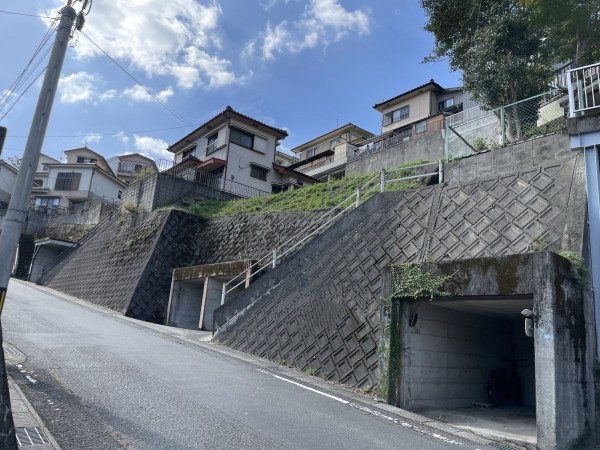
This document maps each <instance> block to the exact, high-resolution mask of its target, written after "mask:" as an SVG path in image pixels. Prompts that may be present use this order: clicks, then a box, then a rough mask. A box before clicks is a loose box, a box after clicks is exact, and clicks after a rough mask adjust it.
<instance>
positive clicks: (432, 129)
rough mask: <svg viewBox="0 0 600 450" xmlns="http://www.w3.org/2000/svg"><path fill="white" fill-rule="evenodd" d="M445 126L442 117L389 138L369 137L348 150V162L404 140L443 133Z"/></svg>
mask: <svg viewBox="0 0 600 450" xmlns="http://www.w3.org/2000/svg"><path fill="white" fill-rule="evenodd" d="M443 128H444V119H443V118H441V119H439V120H436V121H434V122H429V123H427V124H426V125H425V126H424V127H419V129H418V130H417V127H416V126H415V125H413V126H412V128H411V129H410V130H406V131H403V132H400V133H397V134H394V135H393V136H391V137H388V138H387V139H381V140H379V141H376V140H373V138H371V139H369V140H368V141H366V143H364V144H363V145H360V146H359V147H358V148H356V149H354V150H348V162H352V161H356V160H357V159H361V158H365V157H367V156H370V155H373V154H375V153H378V152H380V151H383V150H385V149H388V148H390V147H395V146H396V145H400V144H402V143H404V142H408V141H411V140H413V139H419V138H421V137H423V136H427V135H430V134H433V133H441V131H442V129H443Z"/></svg>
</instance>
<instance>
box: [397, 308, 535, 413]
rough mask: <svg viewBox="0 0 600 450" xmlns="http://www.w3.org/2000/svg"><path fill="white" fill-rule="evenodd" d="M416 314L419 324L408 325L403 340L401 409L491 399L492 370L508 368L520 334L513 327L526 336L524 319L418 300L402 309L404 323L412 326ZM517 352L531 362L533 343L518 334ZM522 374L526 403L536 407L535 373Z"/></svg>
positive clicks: (443, 405)
mask: <svg viewBox="0 0 600 450" xmlns="http://www.w3.org/2000/svg"><path fill="white" fill-rule="evenodd" d="M415 312H417V313H418V319H417V322H416V324H415V326H414V327H404V333H403V334H402V338H401V340H400V341H401V346H402V348H403V352H402V367H403V369H402V370H401V373H400V376H401V385H402V392H401V394H400V395H401V397H400V398H401V399H402V407H403V408H407V409H411V410H418V409H427V408H432V409H438V408H461V407H467V406H471V402H480V403H489V400H488V396H487V380H488V372H489V370H490V369H495V368H497V367H507V366H505V365H504V364H503V363H502V362H501V361H500V359H501V358H510V357H512V356H513V348H512V346H511V342H513V336H516V335H517V333H515V330H517V329H518V331H519V335H524V333H523V330H522V328H523V323H522V321H521V320H518V321H510V320H505V319H501V318H494V317H488V316H483V315H476V314H471V313H466V312H460V311H454V310H450V309H447V308H442V307H440V306H435V304H423V303H420V304H418V307H414V306H413V307H412V308H411V307H407V308H404V310H403V317H402V324H408V322H409V320H410V318H411V316H412V314H413V313H415ZM528 339H529V340H530V341H531V342H533V340H532V339H530V338H528ZM519 344H520V345H519ZM515 350H517V354H518V355H519V356H521V355H522V357H523V358H526V359H528V360H529V362H530V363H532V362H533V361H532V358H533V347H532V345H531V343H530V342H527V341H524V340H521V339H520V337H519V342H518V344H517V345H515ZM515 357H516V356H515ZM520 376H521V379H522V381H525V383H524V384H526V385H527V387H528V389H525V391H524V392H525V394H526V402H527V403H526V404H529V405H535V381H534V380H535V379H534V377H533V374H532V373H527V374H526V375H525V373H520ZM532 381H533V386H532Z"/></svg>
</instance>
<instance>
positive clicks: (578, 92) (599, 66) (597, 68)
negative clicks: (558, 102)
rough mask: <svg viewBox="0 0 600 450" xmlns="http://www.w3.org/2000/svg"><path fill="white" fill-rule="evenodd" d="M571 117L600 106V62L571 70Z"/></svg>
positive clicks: (569, 80)
mask: <svg viewBox="0 0 600 450" xmlns="http://www.w3.org/2000/svg"><path fill="white" fill-rule="evenodd" d="M567 87H568V89H569V117H575V115H577V113H581V112H584V111H587V110H590V109H594V108H600V91H599V89H600V63H596V64H591V65H589V66H585V67H578V68H576V69H572V70H569V72H568V83H567Z"/></svg>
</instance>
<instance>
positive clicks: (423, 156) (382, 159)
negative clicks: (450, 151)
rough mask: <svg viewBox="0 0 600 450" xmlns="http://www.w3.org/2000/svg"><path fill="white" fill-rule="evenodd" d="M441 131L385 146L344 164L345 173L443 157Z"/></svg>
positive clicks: (359, 172) (374, 170)
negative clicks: (385, 147) (378, 150)
mask: <svg viewBox="0 0 600 450" xmlns="http://www.w3.org/2000/svg"><path fill="white" fill-rule="evenodd" d="M444 158H445V156H444V139H443V138H442V132H439V133H433V134H429V135H426V136H422V137H419V138H415V139H412V140H410V141H407V142H403V143H401V144H398V145H395V146H393V147H390V148H387V149H385V150H383V151H380V152H377V153H374V154H373V155H370V156H366V157H364V158H361V159H358V160H356V161H353V162H351V163H348V164H347V165H346V175H348V176H358V175H365V174H367V173H372V172H379V171H380V170H381V169H390V168H392V167H396V166H399V165H400V164H403V163H406V162H410V161H438V160H440V159H444Z"/></svg>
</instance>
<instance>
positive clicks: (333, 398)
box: [258, 369, 350, 405]
mask: <svg viewBox="0 0 600 450" xmlns="http://www.w3.org/2000/svg"><path fill="white" fill-rule="evenodd" d="M258 371H259V372H262V373H266V374H267V375H271V376H272V377H273V378H277V379H278V380H282V381H287V382H288V383H291V384H295V385H296V386H298V387H301V388H303V389H306V390H307V391H311V392H314V393H315V394H319V395H322V396H324V397H327V398H330V399H332V400H335V401H337V402H340V403H343V404H344V405H347V404H348V403H350V402H348V401H346V400H344V399H343V398H339V397H336V396H335V395H330V394H326V393H325V392H321V391H318V390H316V389H313V388H311V387H308V386H304V385H303V384H300V383H296V382H295V381H292V380H288V379H287V378H283V377H280V376H279V375H275V374H273V373H271V372H267V371H266V370H260V369H259V370H258Z"/></svg>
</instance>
